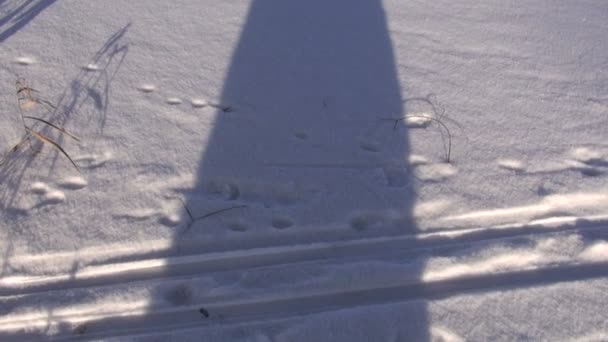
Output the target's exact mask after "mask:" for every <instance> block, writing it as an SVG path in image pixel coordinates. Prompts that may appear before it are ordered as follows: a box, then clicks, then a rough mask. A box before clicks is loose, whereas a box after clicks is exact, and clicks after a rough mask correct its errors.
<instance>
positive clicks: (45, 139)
mask: <svg viewBox="0 0 608 342" xmlns="http://www.w3.org/2000/svg"><path fill="white" fill-rule="evenodd" d="M25 129H26V130H27V131H28V132H30V133H31V134H33V135H34V136H35V137H36V138H38V140H40V141H42V142H43V143H46V144H51V145H53V146H54V147H55V148H57V149H58V150H59V151H60V152H61V153H63V155H64V156H66V158H68V159H69V160H70V162H71V163H72V165H74V167H75V168H76V170H78V172H80V168H79V167H78V165H76V163H75V162H74V160H73V159H72V158H71V157H70V155H69V154H68V153H67V152H66V151H65V150H64V149H63V148H62V147H61V146H59V144H57V143H56V142H54V141H53V140H51V139H49V138H47V137H45V136H44V135H42V134H40V133H38V132H36V131H34V130H32V129H31V128H29V127H25Z"/></svg>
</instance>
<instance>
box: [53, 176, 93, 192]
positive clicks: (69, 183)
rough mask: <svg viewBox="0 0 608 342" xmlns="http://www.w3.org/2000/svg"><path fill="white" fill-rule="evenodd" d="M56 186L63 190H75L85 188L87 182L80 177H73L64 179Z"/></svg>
mask: <svg viewBox="0 0 608 342" xmlns="http://www.w3.org/2000/svg"><path fill="white" fill-rule="evenodd" d="M58 184H59V186H61V187H63V188H65V189H71V190H77V189H82V188H84V187H86V186H87V181H86V179H84V178H82V177H80V176H74V177H67V178H64V179H62V180H61V181H60V182H59V183H58Z"/></svg>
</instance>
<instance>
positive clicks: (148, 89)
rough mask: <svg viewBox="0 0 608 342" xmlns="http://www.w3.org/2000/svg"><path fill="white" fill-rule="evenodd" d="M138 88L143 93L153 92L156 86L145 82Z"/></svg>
mask: <svg viewBox="0 0 608 342" xmlns="http://www.w3.org/2000/svg"><path fill="white" fill-rule="evenodd" d="M137 90H139V91H141V92H143V93H151V92H153V91H155V90H156V86H155V85H153V84H150V83H144V84H142V85H140V86H139V87H137Z"/></svg>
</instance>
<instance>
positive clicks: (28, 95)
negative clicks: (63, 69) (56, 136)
mask: <svg viewBox="0 0 608 342" xmlns="http://www.w3.org/2000/svg"><path fill="white" fill-rule="evenodd" d="M16 88H17V102H18V104H19V114H20V116H21V122H22V124H23V129H24V131H25V134H24V135H23V137H22V138H21V140H20V141H19V142H18V143H17V144H16V145H15V146H13V147H12V148H11V149H10V150H9V151H8V152H7V153H6V154H5V155H4V157H3V158H2V160H0V165H2V164H3V163H4V162H5V161H6V160H8V158H9V157H10V156H11V155H12V154H13V153H15V151H17V150H19V148H20V147H22V146H23V145H25V144H26V143H27V144H29V145H30V146H31V139H32V138H35V139H36V140H38V141H40V142H41V143H43V144H47V145H50V146H52V147H53V148H55V149H57V150H58V151H59V152H61V154H63V155H64V156H65V157H66V158H67V159H68V160H69V161H70V163H71V164H72V165H73V166H74V168H75V169H76V170H78V172H80V168H79V167H78V165H76V163H75V162H74V160H73V159H72V157H70V155H69V154H68V153H67V152H66V151H65V149H63V147H61V145H60V144H59V143H58V142H57V141H55V140H53V139H51V138H50V137H49V136H48V135H46V134H44V133H43V132H42V130H39V129H34V128H33V126H32V125H28V122H29V121H35V122H39V123H42V124H43V125H44V127H50V128H52V129H55V130H57V131H58V132H60V133H61V134H64V135H66V136H68V137H70V138H72V139H74V140H76V141H78V142H79V141H80V139H79V138H78V137H76V136H75V135H74V134H72V133H70V132H68V131H67V130H66V129H65V128H63V127H61V126H58V125H55V124H53V123H51V122H50V121H49V120H45V119H43V118H39V117H36V116H31V115H24V112H28V111H30V110H32V109H34V108H37V107H43V108H45V109H46V110H47V111H49V112H53V111H55V110H57V107H56V106H55V105H53V104H52V103H51V102H50V101H47V100H45V99H42V98H40V97H39V96H37V95H36V94H37V93H38V91H37V90H36V89H33V88H31V87H29V86H28V85H27V84H26V82H25V80H23V79H18V80H17V82H16Z"/></svg>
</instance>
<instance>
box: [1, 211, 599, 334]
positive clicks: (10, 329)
mask: <svg viewBox="0 0 608 342" xmlns="http://www.w3.org/2000/svg"><path fill="white" fill-rule="evenodd" d="M606 229H607V227H606V225H605V223H604V222H600V223H593V224H591V223H584V222H583V223H579V222H577V223H576V224H572V225H562V226H554V227H547V226H542V225H520V226H512V227H502V228H496V227H494V228H469V229H456V230H452V231H448V230H438V231H432V232H429V233H421V234H417V235H401V236H388V237H366V238H361V239H353V240H342V241H337V242H330V243H327V242H324V243H310V244H298V245H291V246H280V247H260V248H255V249H250V250H247V249H245V250H232V251H223V252H217V253H210V254H193V255H189V256H183V257H176V258H167V259H162V258H154V259H142V260H139V261H135V262H126V263H123V264H124V265H122V266H123V268H122V269H119V270H118V271H116V270H117V267H116V265H121V264H106V265H102V266H91V268H92V269H95V268H96V267H106V269H105V270H102V271H105V273H95V272H89V274H87V273H83V274H78V273H76V274H72V275H70V274H64V275H62V276H57V277H40V278H33V279H32V280H31V282H30V283H29V284H28V283H26V284H25V285H23V282H16V283H17V284H19V285H18V286H14V287H10V286H8V287H7V286H3V287H0V296H29V295H35V294H38V293H41V292H53V291H67V290H71V289H78V288H86V287H104V286H113V284H116V283H121V284H126V283H133V282H139V281H148V280H160V281H168V280H171V279H174V278H178V277H187V276H196V275H198V274H209V273H212V272H225V271H238V270H241V269H249V270H251V269H253V268H257V267H273V266H290V265H293V266H294V267H297V265H298V264H302V263H308V262H313V261H319V260H323V261H327V262H329V261H340V262H349V261H351V262H352V261H354V260H358V259H370V258H373V257H382V256H387V255H390V254H391V253H397V252H407V253H413V254H418V253H424V252H425V251H428V250H433V251H436V250H441V249H442V248H453V247H457V246H465V247H468V246H469V245H474V244H484V243H491V242H493V241H504V240H508V239H517V238H521V237H525V236H538V235H542V236H551V235H557V234H562V233H566V234H576V233H581V234H584V233H590V234H594V233H601V232H602V231H605V230H606ZM150 262H152V263H154V262H156V263H157V264H156V265H152V264H150ZM607 276H608V262H588V263H576V262H575V263H570V264H563V265H551V264H549V265H548V266H544V267H541V268H537V269H520V270H513V271H507V272H502V273H491V274H476V275H475V274H473V275H466V276H458V277H453V278H447V279H445V280H431V281H420V280H418V281H411V280H410V281H402V282H401V283H397V284H392V285H391V286H388V287H373V286H372V287H369V288H361V289H357V290H349V291H348V292H323V291H320V292H319V291H317V292H314V293H297V294H295V295H294V296H288V295H284V296H282V297H281V296H279V297H270V298H265V299H263V300H259V301H255V302H254V301H240V302H223V303H213V304H209V305H208V306H206V305H205V306H204V309H205V310H207V311H208V312H209V313H210V317H209V318H205V317H203V315H202V314H201V313H199V309H200V308H201V306H200V305H198V304H197V305H189V306H181V307H176V308H162V309H161V308H159V309H156V310H155V309H154V308H153V307H152V308H149V310H145V312H142V311H141V310H139V311H137V310H135V311H125V310H119V311H112V310H110V311H105V312H103V313H84V314H67V315H65V316H58V315H56V316H52V314H49V315H50V316H49V317H47V318H40V317H38V318H29V319H18V320H14V321H5V322H3V324H2V326H0V340H2V341H10V340H19V341H23V340H24V339H25V340H28V339H40V338H49V337H51V338H53V339H59V340H72V339H82V338H87V339H89V338H109V337H119V336H133V335H138V334H148V333H151V332H161V331H167V330H175V329H189V328H200V327H204V326H209V325H214V324H221V325H230V324H247V323H259V322H265V321H277V320H281V319H287V318H292V317H299V316H305V315H310V314H314V313H319V312H328V311H335V310H341V309H348V308H354V307H362V306H369V305H381V304H387V303H394V302H407V301H412V300H418V299H423V298H424V299H434V298H441V297H447V296H453V295H458V294H463V293H469V292H475V291H495V290H497V289H500V288H505V287H506V288H518V287H523V286H536V285H542V284H549V283H556V282H565V281H576V280H582V279H591V278H597V277H607ZM74 321H81V322H82V323H81V324H80V325H78V326H74V323H73V322H74ZM45 325H46V327H47V328H46V329H45V328H41V329H31V327H34V326H38V327H40V326H45ZM50 325H54V326H55V328H56V329H58V331H56V332H54V333H53V334H52V335H48V327H49V326H50ZM79 326H83V327H86V331H85V332H84V333H83V334H80V333H78V329H79V328H78V327H79Z"/></svg>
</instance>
